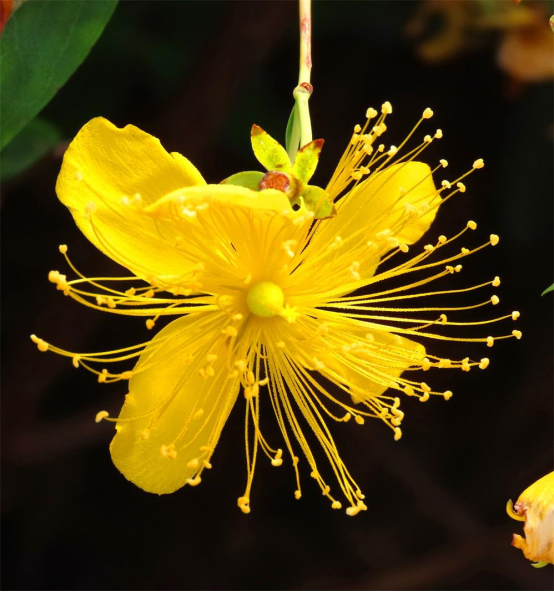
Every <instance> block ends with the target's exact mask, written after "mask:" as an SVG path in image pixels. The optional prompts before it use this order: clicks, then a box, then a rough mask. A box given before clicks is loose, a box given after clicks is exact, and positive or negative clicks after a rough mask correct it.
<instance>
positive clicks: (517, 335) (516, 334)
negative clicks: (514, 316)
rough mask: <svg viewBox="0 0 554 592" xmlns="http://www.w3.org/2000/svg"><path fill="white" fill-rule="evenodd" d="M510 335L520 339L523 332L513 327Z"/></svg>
mask: <svg viewBox="0 0 554 592" xmlns="http://www.w3.org/2000/svg"><path fill="white" fill-rule="evenodd" d="M512 335H513V336H514V337H515V338H516V339H521V336H522V335H523V333H522V332H521V331H518V330H517V329H514V330H513V331H512Z"/></svg>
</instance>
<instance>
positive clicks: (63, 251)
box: [58, 245, 67, 255]
mask: <svg viewBox="0 0 554 592" xmlns="http://www.w3.org/2000/svg"><path fill="white" fill-rule="evenodd" d="M58 249H59V250H60V253H61V254H62V255H65V254H66V253H67V245H60V246H59V247H58Z"/></svg>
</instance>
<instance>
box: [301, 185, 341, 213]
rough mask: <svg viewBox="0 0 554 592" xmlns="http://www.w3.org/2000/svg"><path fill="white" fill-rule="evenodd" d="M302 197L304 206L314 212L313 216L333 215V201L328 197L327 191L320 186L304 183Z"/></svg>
mask: <svg viewBox="0 0 554 592" xmlns="http://www.w3.org/2000/svg"><path fill="white" fill-rule="evenodd" d="M302 197H303V198H304V203H305V204H306V207H307V208H308V210H310V212H313V213H314V216H315V218H330V217H331V216H334V215H335V208H334V206H333V202H332V201H331V200H330V199H329V194H328V193H327V191H325V190H324V189H321V187H316V186H315V185H306V186H305V187H304V189H303V190H302Z"/></svg>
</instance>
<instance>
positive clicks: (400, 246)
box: [398, 244, 410, 253]
mask: <svg viewBox="0 0 554 592" xmlns="http://www.w3.org/2000/svg"><path fill="white" fill-rule="evenodd" d="M398 248H399V249H400V250H401V251H402V252H403V253H407V252H408V251H409V250H410V247H408V245H405V244H401V245H399V246H398Z"/></svg>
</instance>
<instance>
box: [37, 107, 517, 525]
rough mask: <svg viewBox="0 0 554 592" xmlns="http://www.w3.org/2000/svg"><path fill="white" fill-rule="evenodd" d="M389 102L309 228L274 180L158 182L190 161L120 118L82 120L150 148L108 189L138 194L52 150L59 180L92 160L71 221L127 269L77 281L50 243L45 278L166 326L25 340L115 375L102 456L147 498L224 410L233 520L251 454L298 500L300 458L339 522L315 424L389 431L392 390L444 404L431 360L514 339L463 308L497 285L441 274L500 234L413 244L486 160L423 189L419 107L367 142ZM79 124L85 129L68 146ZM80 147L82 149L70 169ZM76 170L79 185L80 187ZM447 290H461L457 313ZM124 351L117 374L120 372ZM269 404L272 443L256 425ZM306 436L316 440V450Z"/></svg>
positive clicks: (339, 495)
mask: <svg viewBox="0 0 554 592" xmlns="http://www.w3.org/2000/svg"><path fill="white" fill-rule="evenodd" d="M391 113H392V106H391V105H390V103H385V104H383V106H382V108H381V113H380V114H379V113H378V112H377V111H376V110H375V109H369V110H368V112H367V114H366V122H365V123H364V124H363V125H357V126H355V128H354V131H353V134H352V137H351V139H350V141H349V144H348V147H347V149H346V151H345V153H344V155H343V157H342V158H341V160H340V162H339V165H338V167H337V169H336V171H335V172H334V174H333V175H332V177H331V180H330V182H329V184H328V185H327V188H326V193H325V195H326V196H329V199H330V200H332V202H333V204H334V207H335V208H336V216H334V217H333V218H331V219H325V220H324V219H316V218H315V217H314V215H313V212H309V211H308V210H307V209H306V207H302V204H300V208H297V206H296V205H295V206H292V207H291V203H290V201H289V199H288V197H287V195H286V194H285V193H283V192H279V191H277V190H274V189H268V190H264V191H260V192H256V191H253V190H250V189H246V188H244V187H237V186H232V185H225V184H224V185H217V186H215V185H206V184H205V183H204V182H203V181H202V182H200V178H199V177H195V174H194V172H192V173H190V171H189V173H188V176H187V175H186V174H185V173H183V176H184V177H186V179H184V180H183V179H178V178H177V177H178V175H179V174H180V173H178V174H177V173H175V175H177V177H175V176H171V175H170V176H169V177H168V178H171V179H173V181H171V183H168V181H167V179H166V178H165V177H163V175H162V176H161V177H160V176H159V175H158V172H160V171H162V169H163V167H164V166H165V164H167V162H169V161H168V159H172V160H173V161H174V162H175V163H176V164H175V165H172V166H177V167H183V168H184V169H186V170H188V164H187V161H185V160H181V159H182V158H183V157H178V158H177V157H176V158H173V157H171V156H170V155H167V154H165V153H164V152H163V149H161V147H160V146H159V143H157V140H154V139H148V138H150V136H147V134H143V133H142V132H140V133H138V132H135V131H133V130H134V129H135V128H130V129H129V128H125V129H124V130H118V131H117V132H116V131H114V130H116V129H117V128H113V129H112V127H110V124H107V123H100V122H97V123H96V124H94V125H96V126H100V128H102V129H104V128H106V129H108V131H109V133H112V132H113V134H115V135H114V137H115V138H119V137H120V135H119V134H123V136H124V137H125V138H126V140H125V141H126V142H128V144H129V145H128V147H127V149H126V152H127V153H129V154H134V155H137V154H140V153H141V151H143V152H144V150H146V148H145V147H151V150H152V152H153V155H154V156H152V157H151V160H156V162H158V161H160V162H162V164H163V163H165V164H163V166H162V164H160V166H157V165H156V166H154V165H149V167H150V168H148V167H147V169H145V170H150V171H151V173H152V175H153V176H152V179H150V177H148V175H146V177H148V178H144V176H143V175H142V173H140V174H139V175H138V177H137V178H136V184H135V183H134V181H132V178H131V177H129V179H131V181H130V185H129V187H131V185H132V187H133V188H132V189H128V188H126V189H125V190H126V191H127V192H128V193H131V191H135V189H134V187H135V185H136V186H137V187H138V186H139V185H140V186H141V187H144V189H143V191H145V195H146V197H147V199H146V201H145V200H143V198H142V196H141V197H140V199H138V198H137V199H136V200H135V201H133V199H130V196H124V197H125V199H122V198H121V197H118V196H119V195H120V192H121V191H123V189H124V187H123V185H121V186H120V185H114V184H115V183H116V179H115V177H114V173H113V170H112V162H111V160H109V159H108V158H107V155H108V152H107V151H106V152H104V153H103V152H98V153H96V152H94V150H92V151H91V150H88V149H89V148H90V147H91V144H90V142H88V143H87V142H81V141H79V142H77V141H76V142H77V143H76V144H75V143H74V144H75V147H74V154H73V156H71V154H70V156H68V157H67V158H66V160H67V163H71V166H73V167H74V168H73V169H71V168H68V167H69V166H70V165H69V164H67V165H66V163H65V161H64V170H63V171H62V175H61V177H64V175H65V176H66V177H67V175H70V174H71V173H73V174H74V173H75V171H76V170H77V169H76V168H75V167H76V166H77V165H78V166H81V163H82V162H85V161H86V162H92V163H93V164H94V166H93V165H91V168H90V170H89V173H91V174H90V175H89V174H88V173H87V176H89V178H90V179H94V178H102V179H106V178H107V179H112V181H110V183H111V184H110V183H107V185H106V186H108V187H112V185H113V191H112V189H110V190H109V191H108V190H106V189H105V187H106V186H104V185H102V184H101V183H91V184H90V185H89V186H87V187H89V188H88V189H87V191H88V192H89V193H88V194H86V195H85V196H84V197H82V198H80V197H79V198H76V197H75V196H70V199H73V200H74V201H73V202H72V205H73V207H74V208H76V210H75V209H74V214H75V211H77V214H76V219H77V220H78V222H79V223H80V224H81V225H82V227H83V228H84V229H85V230H84V231H85V233H88V234H87V236H91V237H92V240H93V242H94V243H95V244H97V246H100V248H102V249H103V250H104V251H105V252H106V253H108V254H109V255H110V256H111V257H112V258H113V259H115V260H116V261H118V262H120V263H122V264H123V265H125V266H126V267H127V268H128V269H130V270H131V276H130V277H118V278H105V277H100V278H89V277H86V276H85V275H84V274H82V273H81V272H79V271H78V269H77V268H76V267H75V266H74V264H73V262H72V261H71V260H70V259H69V256H68V249H67V246H66V245H61V246H60V252H61V253H62V254H63V256H64V258H65V260H66V262H67V264H68V265H69V267H70V268H71V270H72V271H73V273H74V274H76V277H75V278H73V279H68V277H67V276H66V275H65V274H62V273H60V272H59V271H51V272H50V274H49V279H50V281H51V282H52V283H53V284H55V286H56V287H57V289H58V290H60V291H61V292H63V294H64V295H66V296H68V297H70V298H72V299H74V300H76V301H78V302H81V303H83V304H85V305H86V306H89V307H91V308H95V309H98V310H103V311H106V312H108V313H110V314H119V315H128V316H138V317H142V318H143V319H144V320H145V321H146V327H147V328H148V329H153V328H154V327H155V326H156V324H157V323H158V322H160V321H161V320H163V319H166V318H167V317H176V320H174V321H173V322H171V323H170V324H168V325H167V326H166V327H165V328H163V329H162V330H161V331H160V332H159V333H158V334H157V335H155V336H154V337H153V338H152V339H151V340H146V341H145V342H144V343H140V344H138V345H135V346H130V347H125V348H121V349H117V350H114V351H102V352H93V353H90V352H89V353H76V352H71V351H68V350H64V349H61V348H59V347H57V346H55V345H52V344H51V343H49V342H47V341H45V340H44V339H42V338H39V337H37V336H35V335H33V336H32V340H33V341H34V343H35V344H36V345H37V347H38V349H39V350H40V351H43V352H44V351H53V352H55V353H58V354H60V355H62V356H66V357H69V358H71V360H72V363H73V365H74V366H76V367H83V368H85V369H87V370H89V371H90V372H92V373H94V374H95V375H96V376H97V378H98V381H99V382H101V383H111V382H123V383H125V382H126V381H129V389H128V390H129V393H128V395H127V397H126V400H125V404H124V405H123V409H122V411H121V413H120V415H119V416H118V417H110V415H109V413H108V412H106V411H101V412H99V414H98V416H97V420H102V419H106V420H108V421H114V422H116V427H117V434H116V436H115V437H114V440H113V442H112V445H111V452H112V457H113V460H114V463H115V465H116V466H117V467H118V468H119V470H120V471H121V472H122V473H123V474H124V475H125V477H127V478H128V479H129V480H131V481H132V482H133V483H136V484H137V485H138V486H139V487H141V488H143V489H144V490H146V491H150V492H155V493H160V494H161V493H169V492H172V491H175V490H176V489H179V488H180V487H182V486H183V485H187V484H188V485H198V484H199V483H200V481H201V479H202V478H203V475H204V471H205V470H206V469H209V468H210V467H211V465H212V455H213V453H214V448H215V447H216V444H217V442H218V439H219V435H220V433H221V430H222V428H223V425H224V423H225V421H226V419H227V417H228V415H229V412H230V410H231V408H232V407H234V406H236V405H239V406H240V407H242V409H243V411H244V414H245V424H244V445H245V453H246V468H247V471H246V473H247V477H246V484H245V488H244V492H243V494H242V495H241V496H240V497H239V498H238V500H237V505H238V507H239V508H240V509H241V511H243V512H244V513H248V512H250V497H251V491H252V483H253V479H254V474H255V472H256V467H257V466H259V464H260V463H259V462H258V461H259V459H260V457H266V458H267V459H268V461H269V463H270V464H271V466H273V467H279V466H281V465H283V464H284V463H286V462H288V463H290V465H292V469H293V471H294V475H295V481H296V487H295V489H294V496H295V497H296V499H300V498H301V497H302V495H303V493H302V492H303V485H302V484H301V473H302V471H301V469H302V467H307V468H308V471H309V474H310V475H311V477H312V478H313V480H314V482H315V483H316V484H317V486H318V487H319V488H320V490H321V492H322V493H323V495H324V496H325V498H326V499H327V500H329V502H330V504H331V507H332V508H333V509H339V508H341V507H342V505H343V503H345V502H346V504H347V506H346V513H347V514H348V515H349V516H355V515H356V514H358V513H359V512H361V511H363V510H366V509H367V507H368V506H367V505H366V502H365V501H364V500H365V496H364V494H363V493H362V491H361V489H360V487H359V486H358V484H357V483H356V481H355V480H354V477H353V476H352V474H351V472H350V471H349V470H348V468H347V467H346V465H345V463H344V460H343V458H342V457H341V455H340V453H339V450H338V447H337V445H336V443H335V441H334V439H333V434H332V431H331V429H330V425H329V424H330V422H338V423H346V422H351V424H355V425H358V426H360V425H362V424H364V423H366V421H367V420H368V419H370V418H378V419H380V420H381V421H382V422H383V423H384V424H385V425H386V426H387V427H388V428H390V429H391V431H392V433H393V436H394V438H395V440H399V439H400V438H401V437H402V427H401V426H402V422H403V420H404V412H403V411H402V410H401V409H400V406H401V403H402V398H403V397H406V396H407V397H411V398H414V399H417V400H418V401H419V402H421V403H425V402H426V401H430V400H432V399H435V400H436V399H443V400H448V399H450V398H451V397H452V391H450V390H446V391H442V390H440V391H439V390H437V389H436V388H433V386H432V382H433V372H430V371H431V370H434V369H435V368H440V369H450V370H461V371H463V372H469V371H471V370H473V369H477V368H479V369H481V370H485V369H486V368H487V367H488V365H489V363H490V360H489V358H488V357H480V358H477V359H475V357H474V356H475V355H478V354H473V353H472V352H473V350H474V349H475V348H478V347H481V348H487V350H486V351H490V350H489V348H492V347H493V346H494V345H495V344H496V343H497V342H498V341H500V340H503V339H508V338H516V339H521V337H522V334H521V331H519V330H517V329H514V330H511V331H508V332H506V331H505V330H503V331H498V330H495V329H493V326H495V324H496V323H500V322H502V323H504V322H510V321H516V320H517V319H518V317H519V316H520V315H519V312H517V311H513V312H512V313H507V314H506V313H505V314H502V313H501V314H499V315H498V316H497V315H489V316H488V317H487V318H486V320H482V319H483V316H482V315H481V316H480V317H479V320H471V312H472V311H473V310H474V309H477V308H484V307H495V306H496V305H498V304H499V302H500V299H499V298H498V296H497V295H496V294H495V293H494V292H496V288H497V287H498V286H499V285H500V278H499V277H494V278H492V277H489V278H483V280H482V282H481V283H479V284H477V285H470V286H468V285H466V284H463V283H462V285H461V286H460V284H459V283H455V282H454V281H452V282H451V281H449V279H452V280H457V279H458V277H459V274H460V272H461V271H462V263H461V261H462V260H464V262H465V260H467V259H468V258H469V257H471V256H472V255H474V254H475V253H477V252H479V251H480V250H482V249H484V248H485V247H489V246H495V245H497V244H498V242H499V237H498V236H497V235H495V234H491V235H489V237H488V238H487V239H485V240H481V241H479V242H477V244H475V241H474V240H473V239H472V238H471V237H470V235H471V234H472V233H474V232H475V231H476V230H477V224H476V223H475V222H474V221H472V220H470V221H468V222H467V223H466V224H465V225H464V226H463V227H462V228H461V229H460V231H459V232H458V233H457V234H455V235H454V236H451V237H447V236H444V235H438V236H436V237H432V238H431V239H429V242H428V243H427V244H425V245H424V246H423V247H421V246H417V243H416V241H417V240H418V239H419V238H420V237H421V235H422V234H423V233H424V232H425V231H426V230H427V229H428V228H429V226H430V225H431V223H432V222H433V220H434V218H435V214H436V211H437V208H438V207H442V205H443V204H445V203H446V202H447V201H448V200H449V199H451V198H452V197H453V196H455V195H458V197H459V196H460V195H461V194H463V193H464V192H465V191H466V186H465V184H464V183H463V182H462V180H463V179H464V178H465V177H467V176H468V175H469V174H471V173H472V172H473V171H475V170H477V169H480V168H481V167H482V166H483V161H482V160H480V159H479V160H476V161H475V162H474V163H473V166H472V167H471V169H470V170H469V171H468V172H466V173H464V174H462V175H461V176H458V177H457V178H455V179H454V180H451V181H448V180H443V181H441V182H440V183H438V184H435V182H434V181H433V175H435V174H436V173H437V171H438V170H441V169H444V168H446V166H447V165H448V163H447V162H446V161H445V160H441V161H440V163H439V164H437V165H436V167H435V168H430V167H429V166H427V165H426V164H424V163H422V162H421V155H422V153H423V152H424V150H425V149H426V148H427V147H428V146H429V145H430V144H431V143H432V142H433V141H435V140H436V139H440V137H441V136H442V132H440V130H437V132H435V134H434V135H433V136H430V135H426V136H425V137H424V138H423V141H421V142H419V143H418V142H417V141H416V142H415V146H411V144H412V143H414V142H413V138H414V135H415V134H416V132H417V130H418V128H419V126H420V125H422V124H423V122H424V121H425V120H427V119H429V118H430V117H431V116H432V111H431V110H430V109H426V110H425V111H424V113H423V115H422V117H421V119H420V121H419V122H418V123H417V124H416V126H415V127H414V129H413V130H412V132H411V133H410V134H409V135H408V137H407V138H406V140H405V141H403V142H402V143H401V144H400V145H399V146H398V147H395V146H391V147H388V148H386V147H385V145H384V144H382V143H380V142H382V139H381V136H382V135H383V134H384V132H385V131H386V123H385V120H386V119H387V117H388V116H389V115H390V114H391ZM89 125H91V124H89ZM94 125H93V128H94ZM86 127H87V126H85V128H86ZM93 128H91V129H93ZM126 130H127V131H126ZM104 131H105V130H104ZM101 133H104V132H101ZM126 134H127V135H126ZM89 136H90V137H94V134H92V135H91V134H88V135H87V134H84V135H83V136H82V138H87V137H89ZM82 138H81V139H82ZM135 139H136V146H135V145H134V143H135ZM114 143H115V141H114ZM83 146H84V147H85V148H87V150H88V152H87V150H84V149H82V148H83ZM148 150H150V148H148ZM160 151H161V152H160ZM81 154H86V155H87V156H86V158H85V159H84V160H82V161H81V160H79V158H80V156H79V155H81ZM109 154H112V153H109ZM76 155H77V156H78V157H79V158H77V157H76ZM145 158H146V157H145ZM117 162H119V161H117ZM75 163H77V164H75ZM183 163H184V164H183ZM117 167H119V168H120V169H121V165H120V164H118V165H117V166H116V168H117ZM152 167H153V168H152ZM81 168H82V169H83V170H82V171H81V172H82V173H83V177H82V178H81V179H80V180H79V183H81V182H83V181H84V180H85V174H84V173H85V172H86V171H85V167H84V166H82V167H81ZM104 169H105V171H107V172H104ZM79 170H81V169H79ZM123 170H126V169H125V167H123ZM179 170H180V169H179ZM190 170H192V169H190ZM91 171H96V173H95V175H96V177H95V176H94V175H93V174H92V172H91ZM119 173H121V170H119ZM119 173H118V174H119ZM128 174H129V175H131V173H128ZM124 177H125V176H124ZM125 178H127V177H125ZM90 179H89V180H90ZM114 179H115V180H114ZM64 183H65V181H62V180H60V184H61V186H62V187H66V185H64ZM101 187H104V190H103V191H100V188H101ZM126 187H127V186H126ZM94 188H96V189H94ZM148 188H150V189H148ZM137 191H138V189H137ZM69 193H70V192H69ZM69 193H68V195H69ZM64 195H65V194H64ZM117 199H119V202H118V201H117ZM87 200H94V202H95V204H96V205H95V206H94V207H92V206H90V203H91V202H90V201H87ZM300 201H301V200H300ZM120 204H121V205H120ZM83 208H84V209H83ZM295 208H296V209H295ZM462 237H463V238H462ZM466 240H467V241H468V242H467V243H466V242H465V241H466ZM462 241H464V242H462ZM466 244H467V246H466ZM462 275H463V274H462ZM493 288H494V291H493ZM491 292H492V293H491ZM459 294H463V295H464V298H471V302H469V303H467V301H466V302H465V304H464V305H463V306H459V305H456V297H457V296H458V295H459ZM449 341H454V342H459V343H461V344H463V345H465V346H467V347H468V348H469V346H472V347H471V350H470V351H469V352H468V353H467V355H466V356H465V357H463V358H461V359H451V358H450V357H448V354H447V353H445V352H444V351H443V350H442V349H441V347H438V346H439V345H443V344H444V343H445V342H449ZM470 356H471V357H470ZM125 363H133V364H134V367H133V368H132V369H126V370H123V369H122V368H121V365H122V364H125ZM427 372H429V376H430V378H429V379H427V374H426V373H427ZM268 411H269V413H270V414H271V415H273V416H274V418H275V420H276V421H277V425H278V426H279V429H280V433H281V436H282V440H281V442H282V443H281V446H282V447H280V446H279V444H278V443H274V442H270V441H269V438H268V437H267V433H266V432H265V427H264V426H265V418H266V415H267V414H268ZM351 420H352V421H351ZM316 443H317V444H319V445H320V446H321V448H322V449H323V452H321V453H317V452H316V451H315V450H314V444H316ZM322 460H326V461H327V462H326V463H322ZM216 462H217V459H216ZM341 500H342V501H341Z"/></svg>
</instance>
